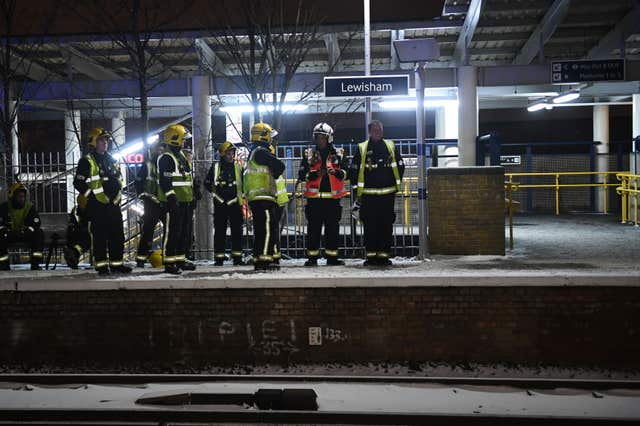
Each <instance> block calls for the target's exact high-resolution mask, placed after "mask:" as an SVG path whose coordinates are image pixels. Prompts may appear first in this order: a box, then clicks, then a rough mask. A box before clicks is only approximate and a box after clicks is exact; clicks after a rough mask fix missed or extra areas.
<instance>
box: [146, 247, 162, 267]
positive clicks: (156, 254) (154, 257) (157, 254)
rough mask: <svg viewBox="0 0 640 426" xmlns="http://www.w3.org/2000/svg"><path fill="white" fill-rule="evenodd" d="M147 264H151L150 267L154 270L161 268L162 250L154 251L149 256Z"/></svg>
mask: <svg viewBox="0 0 640 426" xmlns="http://www.w3.org/2000/svg"><path fill="white" fill-rule="evenodd" d="M149 263H151V266H153V267H154V268H162V264H163V263H164V262H163V261H162V250H154V251H153V252H152V253H151V254H150V255H149Z"/></svg>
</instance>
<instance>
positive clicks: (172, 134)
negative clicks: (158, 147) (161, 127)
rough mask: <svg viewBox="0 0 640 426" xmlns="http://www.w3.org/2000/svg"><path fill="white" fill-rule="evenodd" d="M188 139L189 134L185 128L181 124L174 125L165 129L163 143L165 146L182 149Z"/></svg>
mask: <svg viewBox="0 0 640 426" xmlns="http://www.w3.org/2000/svg"><path fill="white" fill-rule="evenodd" d="M190 137H191V133H189V130H187V128H186V127H184V126H183V125H181V124H174V125H172V126H169V127H167V128H166V129H165V131H164V139H163V141H164V143H165V144H166V145H171V146H177V147H178V148H182V145H183V144H184V141H185V139H189V138H190Z"/></svg>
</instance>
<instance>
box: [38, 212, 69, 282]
mask: <svg viewBox="0 0 640 426" xmlns="http://www.w3.org/2000/svg"><path fill="white" fill-rule="evenodd" d="M68 221H69V214H68V213H40V227H41V228H42V232H44V246H45V247H46V248H47V260H46V262H45V269H49V264H50V263H51V256H52V255H53V253H54V252H55V251H57V250H58V248H64V247H65V246H66V244H67V223H68ZM56 265H57V264H56V263H54V265H53V268H51V269H56Z"/></svg>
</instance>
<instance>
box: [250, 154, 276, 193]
mask: <svg viewBox="0 0 640 426" xmlns="http://www.w3.org/2000/svg"><path fill="white" fill-rule="evenodd" d="M259 149H265V148H263V147H258V148H256V149H254V150H253V151H251V154H250V155H249V160H248V161H247V166H246V168H245V169H244V177H243V183H244V193H245V196H246V197H247V201H249V202H252V201H257V200H266V201H273V202H276V192H277V191H276V180H275V178H274V177H273V174H272V173H271V169H270V168H269V167H267V166H264V165H262V164H258V163H257V162H256V161H255V159H254V157H255V154H256V152H257V151H258V150H259Z"/></svg>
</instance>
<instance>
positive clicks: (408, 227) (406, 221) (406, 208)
mask: <svg viewBox="0 0 640 426" xmlns="http://www.w3.org/2000/svg"><path fill="white" fill-rule="evenodd" d="M402 195H403V196H404V226H405V229H406V232H407V234H409V233H410V232H411V223H410V222H409V211H410V207H411V206H410V205H409V196H410V195H411V193H410V192H409V182H407V181H405V182H404V191H403V193H402Z"/></svg>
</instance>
